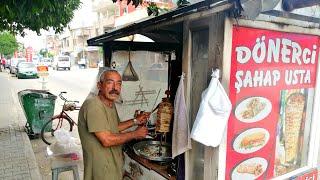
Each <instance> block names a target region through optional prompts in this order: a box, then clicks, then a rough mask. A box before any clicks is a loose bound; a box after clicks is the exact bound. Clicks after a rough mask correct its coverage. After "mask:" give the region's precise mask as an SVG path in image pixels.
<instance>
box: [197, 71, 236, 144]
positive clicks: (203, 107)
mask: <svg viewBox="0 0 320 180" xmlns="http://www.w3.org/2000/svg"><path fill="white" fill-rule="evenodd" d="M231 109H232V104H231V102H230V100H229V98H228V96H227V93H226V92H225V90H224V88H223V86H222V85H221V83H220V82H219V70H216V71H215V72H213V73H212V79H211V81H210V84H209V87H208V88H207V89H206V90H204V91H203V93H202V101H201V103H200V108H199V110H198V113H197V116H196V120H195V122H194V124H193V127H192V131H191V138H192V139H194V140H195V141H198V142H200V143H202V144H204V145H206V146H212V147H216V146H218V145H219V144H220V142H221V139H222V137H223V134H224V131H225V129H226V125H227V122H228V119H229V115H230V112H231Z"/></svg>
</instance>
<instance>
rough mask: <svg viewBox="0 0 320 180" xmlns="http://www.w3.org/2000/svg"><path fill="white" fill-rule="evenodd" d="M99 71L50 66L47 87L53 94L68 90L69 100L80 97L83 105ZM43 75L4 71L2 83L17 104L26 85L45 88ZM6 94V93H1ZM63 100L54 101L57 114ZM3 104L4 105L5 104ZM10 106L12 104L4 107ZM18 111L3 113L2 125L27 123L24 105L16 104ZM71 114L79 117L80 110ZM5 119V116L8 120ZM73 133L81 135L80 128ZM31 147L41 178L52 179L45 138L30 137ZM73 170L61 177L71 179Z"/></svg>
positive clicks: (32, 87)
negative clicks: (25, 75) (21, 76)
mask: <svg viewBox="0 0 320 180" xmlns="http://www.w3.org/2000/svg"><path fill="white" fill-rule="evenodd" d="M97 73H98V69H96V68H95V69H91V68H90V69H78V68H77V67H73V68H72V69H71V71H55V70H51V69H50V70H49V76H48V77H47V79H46V81H47V84H46V86H47V89H48V90H49V92H51V93H52V94H54V95H58V94H59V93H60V92H61V91H66V92H67V94H66V97H67V99H70V100H77V101H79V102H80V103H79V104H80V105H81V104H82V102H83V101H84V100H85V98H86V96H87V94H88V93H89V91H90V89H91V87H92V86H93V84H94V81H95V78H96V75H97ZM41 81H42V79H41V78H39V79H17V78H16V77H15V76H13V75H11V74H9V73H1V78H0V84H1V89H5V90H6V91H11V93H9V94H11V95H12V96H13V97H14V101H15V102H14V103H13V104H14V105H18V104H19V103H18V96H17V93H18V92H19V91H21V90H25V89H41V88H42V83H41ZM2 98H5V97H2ZM62 104H63V101H62V100H61V99H59V98H58V97H57V100H56V105H55V114H57V113H58V112H60V111H61V108H62ZM2 108H3V107H2ZM4 108H10V107H4ZM17 109H18V110H17V111H18V112H17V113H16V114H12V115H11V114H10V115H7V114H6V115H0V127H5V126H8V125H10V124H19V125H20V126H21V125H24V124H25V123H26V119H25V117H24V115H23V111H22V108H21V107H18V108H17ZM69 115H71V117H72V118H73V119H74V120H75V121H77V115H78V112H77V111H74V112H70V113H69ZM1 116H3V117H4V116H6V118H1ZM8 116H18V117H19V118H12V119H19V120H18V121H19V122H10V121H8V119H11V118H8ZM5 119H6V120H5ZM72 136H74V137H76V138H78V133H77V128H75V130H74V131H73V132H72ZM31 144H32V148H33V151H34V153H35V156H36V159H37V163H38V166H39V170H40V173H41V175H42V179H44V180H46V179H48V180H49V179H51V169H50V161H49V159H48V157H47V156H46V153H45V152H46V147H47V146H46V144H44V143H43V142H42V140H41V139H34V140H31ZM81 175H82V171H80V176H81ZM71 177H72V173H71V172H67V173H62V176H61V177H60V178H59V179H71Z"/></svg>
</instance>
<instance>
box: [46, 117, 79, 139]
mask: <svg viewBox="0 0 320 180" xmlns="http://www.w3.org/2000/svg"><path fill="white" fill-rule="evenodd" d="M73 125H74V123H73V122H72V121H71V120H70V119H67V118H65V117H61V116H56V117H53V118H52V119H51V120H50V121H48V122H46V123H45V124H44V125H43V127H42V129H41V139H42V141H43V142H44V143H46V144H48V145H50V144H52V143H54V142H55V141H56V138H54V132H55V131H56V130H58V129H61V128H63V129H65V130H67V131H70V132H71V131H72V128H73Z"/></svg>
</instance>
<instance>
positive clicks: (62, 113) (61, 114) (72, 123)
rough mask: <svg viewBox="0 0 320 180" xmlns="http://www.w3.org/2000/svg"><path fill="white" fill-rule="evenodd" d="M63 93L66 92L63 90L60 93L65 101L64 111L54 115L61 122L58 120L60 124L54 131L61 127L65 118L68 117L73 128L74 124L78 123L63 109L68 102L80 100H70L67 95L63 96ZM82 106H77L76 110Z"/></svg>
mask: <svg viewBox="0 0 320 180" xmlns="http://www.w3.org/2000/svg"><path fill="white" fill-rule="evenodd" d="M63 93H65V92H61V93H60V94H59V97H60V98H61V99H62V100H63V101H64V103H63V106H62V111H61V112H60V114H58V115H55V116H53V117H52V119H55V118H58V119H59V122H58V125H57V126H56V127H55V129H54V131H55V130H57V129H58V128H61V127H62V122H63V119H67V120H69V121H70V122H71V126H72V127H71V129H72V128H73V126H74V125H78V124H77V123H76V122H75V121H74V120H73V119H72V118H71V117H70V116H69V115H68V113H66V111H65V110H64V109H63V108H64V106H65V105H66V104H67V103H68V102H72V103H73V102H78V101H69V100H67V99H66V98H65V97H63V95H62V94H63ZM79 109H80V108H79V107H76V108H75V110H79Z"/></svg>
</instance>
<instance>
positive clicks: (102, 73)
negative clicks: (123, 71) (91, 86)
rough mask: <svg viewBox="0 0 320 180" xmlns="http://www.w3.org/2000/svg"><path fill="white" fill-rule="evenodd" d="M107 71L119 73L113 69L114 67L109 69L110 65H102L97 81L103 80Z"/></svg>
mask: <svg viewBox="0 0 320 180" xmlns="http://www.w3.org/2000/svg"><path fill="white" fill-rule="evenodd" d="M109 72H116V73H118V74H119V72H118V71H117V70H115V69H111V68H110V67H104V68H103V69H102V71H101V72H100V73H99V81H100V82H103V81H104V80H105V79H104V78H105V74H106V73H109Z"/></svg>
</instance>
